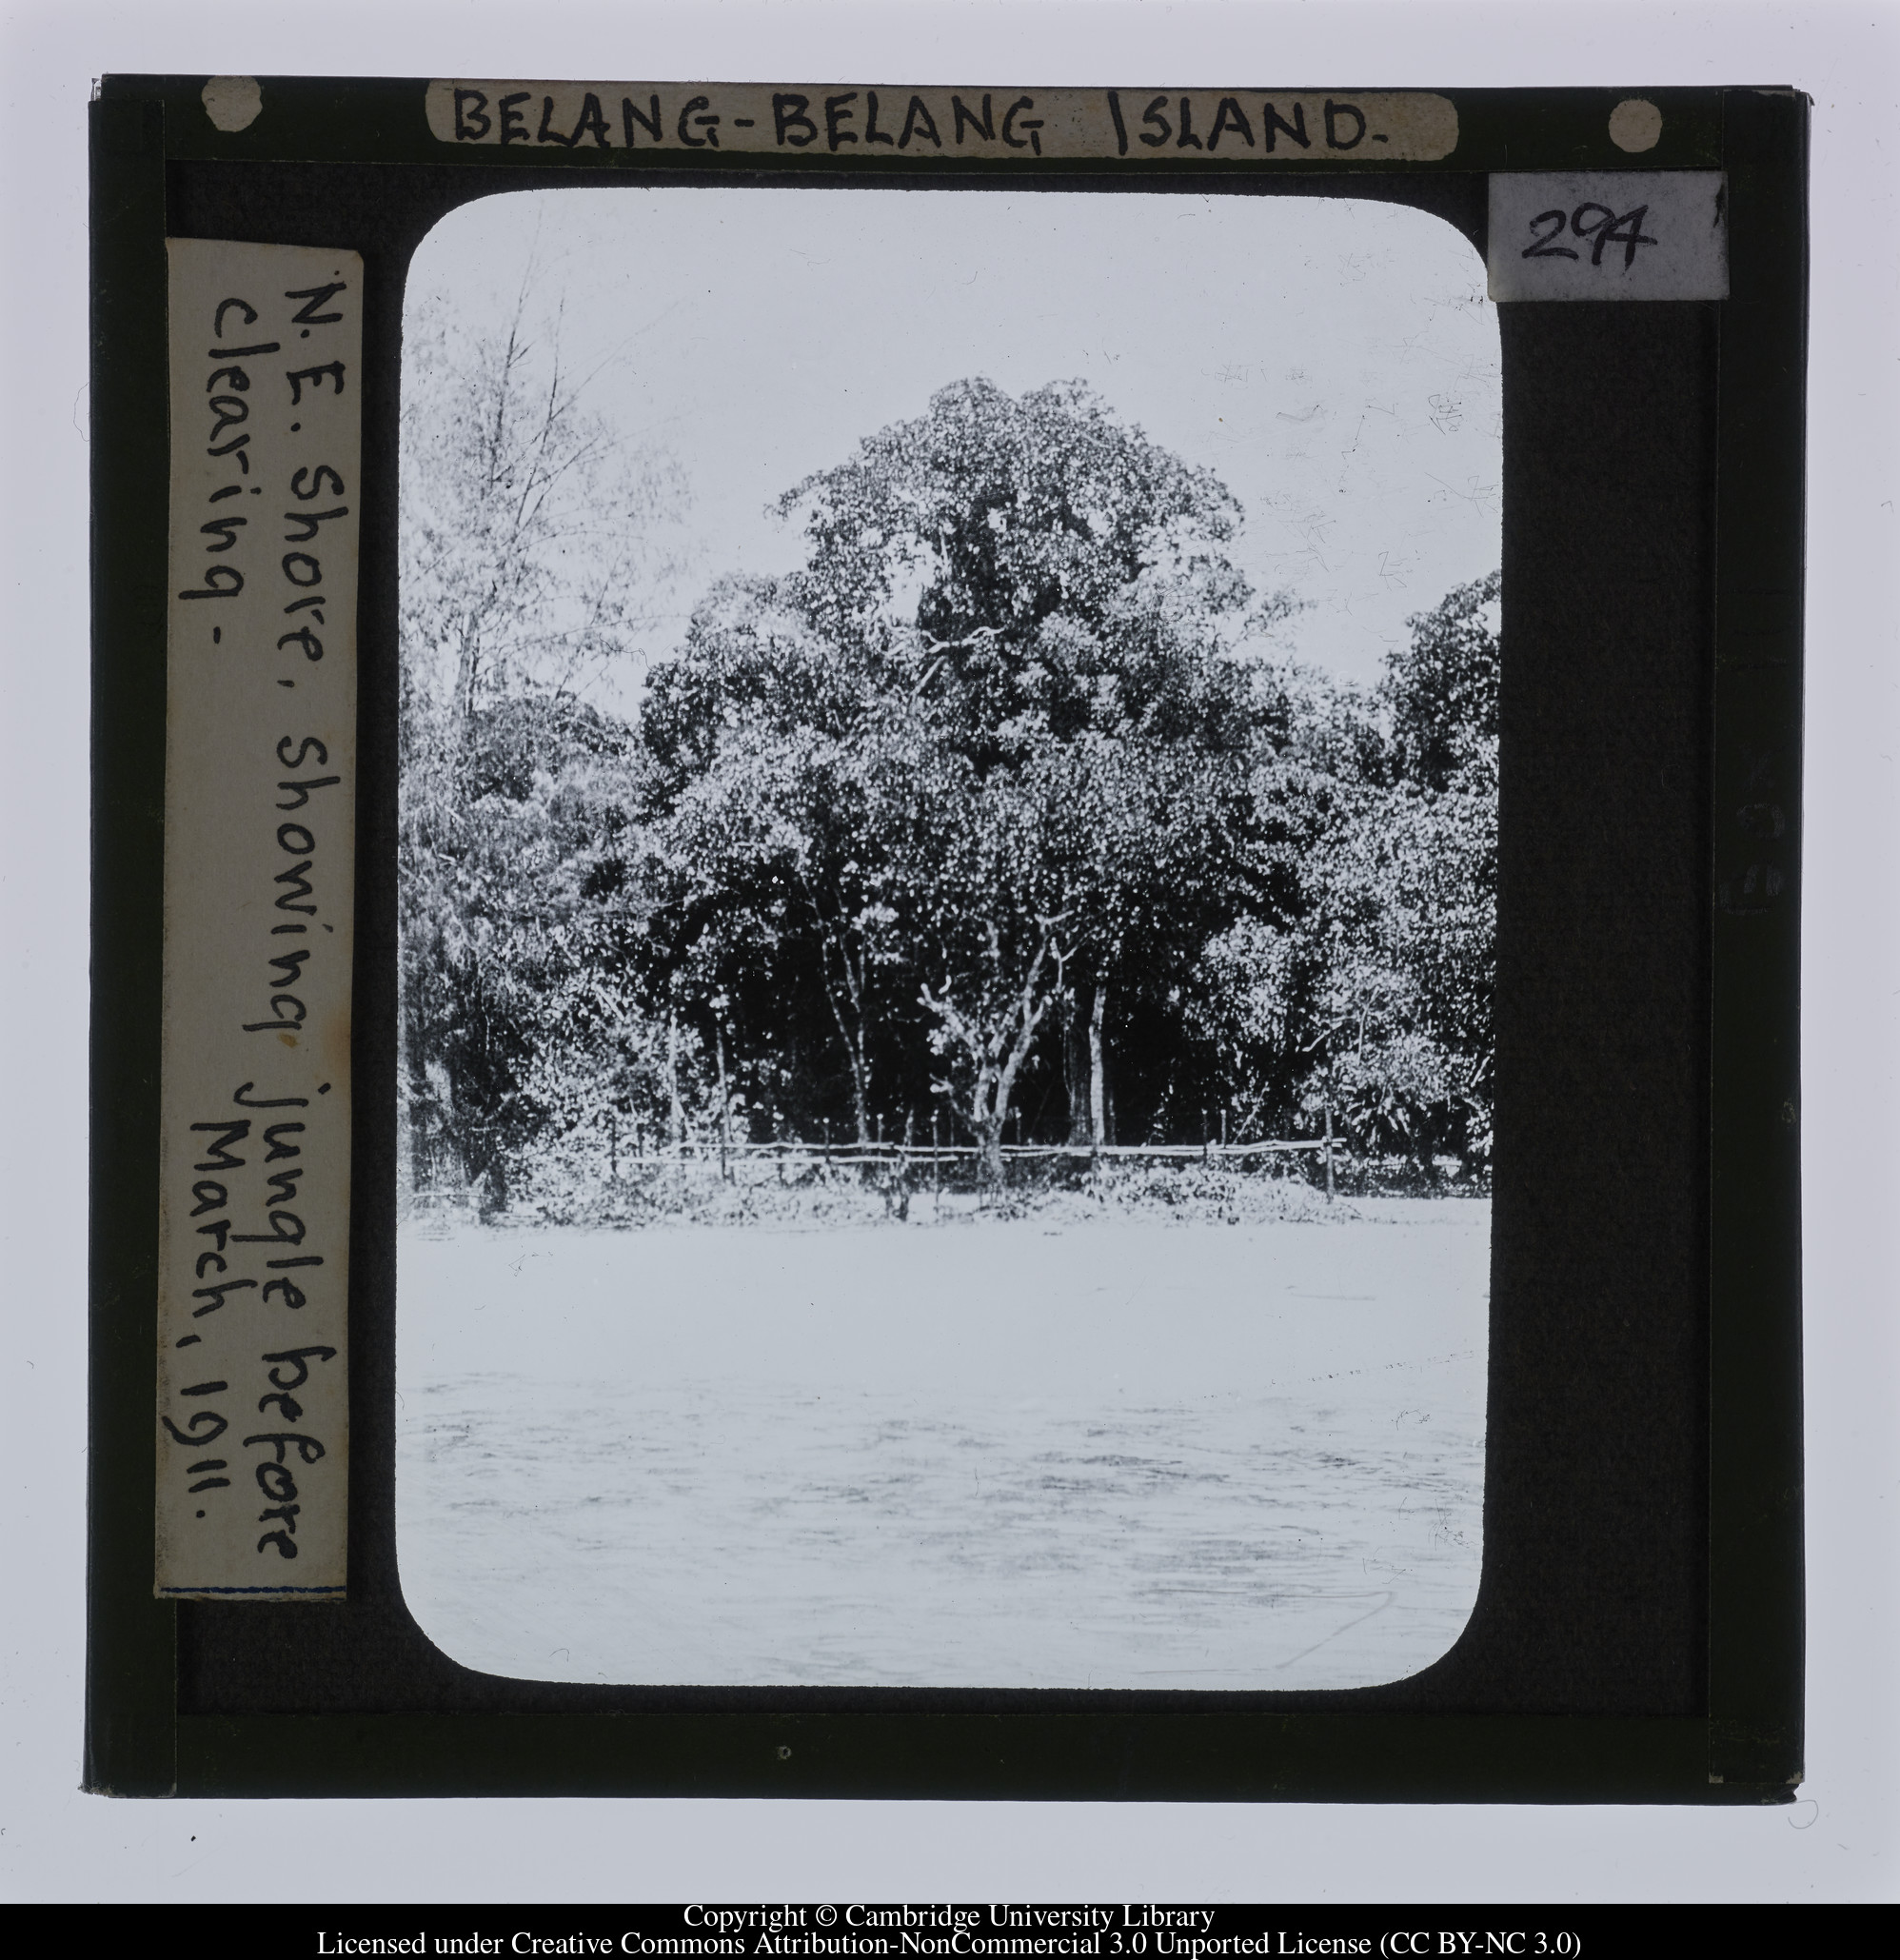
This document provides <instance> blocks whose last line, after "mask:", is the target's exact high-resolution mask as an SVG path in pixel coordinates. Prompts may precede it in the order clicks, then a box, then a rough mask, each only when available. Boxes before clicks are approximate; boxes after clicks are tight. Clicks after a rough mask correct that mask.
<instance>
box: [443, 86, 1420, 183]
mask: <svg viewBox="0 0 1900 1960" xmlns="http://www.w3.org/2000/svg"><path fill="white" fill-rule="evenodd" d="M427 114H428V126H429V129H430V130H431V131H432V132H433V133H434V135H435V136H436V138H437V140H438V141H440V142H443V143H453V144H458V145H462V144H480V145H485V146H487V147H490V148H513V147H515V146H517V145H519V146H520V147H521V148H522V149H524V150H536V149H539V150H545V149H548V148H557V149H577V150H580V151H582V152H583V153H584V154H590V153H595V152H600V151H612V150H619V151H623V152H632V153H633V154H636V155H638V154H640V153H641V152H643V151H647V150H674V151H680V152H687V153H690V152H693V151H698V152H700V153H701V154H703V155H706V156H712V155H715V154H719V153H723V152H729V151H734V150H737V151H741V152H743V153H745V154H747V155H753V156H757V155H777V156H812V157H822V156H841V157H864V156H882V157H888V158H897V157H907V158H915V157H955V158H960V159H962V160H964V161H966V162H970V161H979V160H981V159H984V158H990V159H996V158H1028V157H1032V156H1053V157H1107V158H1115V159H1125V160H1127V161H1129V162H1131V163H1132V162H1142V161H1146V162H1157V161H1158V162H1163V163H1175V164H1179V163H1193V162H1197V161H1205V160H1207V159H1210V158H1211V159H1214V160H1216V161H1225V162H1228V163H1243V162H1244V163H1265V164H1300V163H1328V162H1333V163H1336V162H1337V161H1338V160H1339V159H1340V158H1341V157H1344V156H1350V157H1354V158H1357V159H1363V158H1368V157H1369V158H1373V159H1375V160H1376V161H1378V162H1381V163H1401V162H1428V161H1431V160H1433V159H1435V158H1437V157H1443V156H1449V155H1450V154H1451V153H1452V151H1453V150H1454V149H1455V148H1457V142H1458V112H1457V109H1455V107H1454V105H1453V104H1452V103H1451V102H1450V101H1449V100H1448V99H1447V98H1446V97H1444V96H1442V95H1426V94H1411V93H1406V94H1384V93H1376V94H1369V95H1368V94H1357V93H1355V92H1354V91H1352V90H1350V89H1348V90H1344V91H1336V92H1334V93H1330V94H1329V93H1328V92H1327V91H1326V90H1324V89H1318V90H1308V91H1306V92H1305V93H1300V94H1290V93H1285V92H1277V91H1274V90H1269V89H999V88H997V87H994V86H991V87H988V88H973V89H908V88H903V87H886V86H884V85H882V84H880V85H879V86H878V87H877V88H862V87H860V88H852V87H850V86H849V85H847V84H844V83H818V82H806V83H799V84H791V83H760V84H744V85H735V84H729V83H714V82H467V81H461V82H458V81H437V82H431V83H430V84H429V86H428V98H427Z"/></svg>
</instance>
